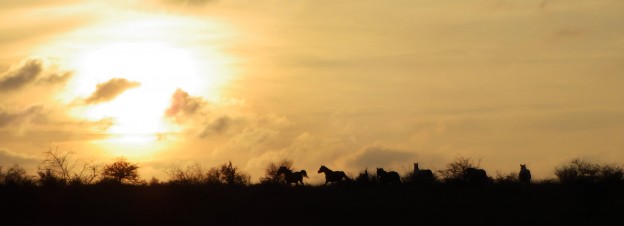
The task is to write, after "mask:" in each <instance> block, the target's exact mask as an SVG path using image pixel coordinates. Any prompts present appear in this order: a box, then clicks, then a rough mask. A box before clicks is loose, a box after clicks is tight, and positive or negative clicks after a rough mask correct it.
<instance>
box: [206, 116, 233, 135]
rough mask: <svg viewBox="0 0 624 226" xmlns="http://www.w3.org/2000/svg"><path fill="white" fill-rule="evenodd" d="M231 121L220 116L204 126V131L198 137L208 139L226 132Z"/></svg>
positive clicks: (226, 117)
mask: <svg viewBox="0 0 624 226" xmlns="http://www.w3.org/2000/svg"><path fill="white" fill-rule="evenodd" d="M232 123H233V121H232V119H231V118H230V117H228V116H221V117H219V118H217V119H215V120H213V121H212V122H211V123H209V124H208V125H206V127H205V128H204V131H203V132H202V133H201V134H200V135H199V137H201V138H205V137H208V136H210V135H221V134H225V133H227V132H228V130H229V129H230V127H231V126H232Z"/></svg>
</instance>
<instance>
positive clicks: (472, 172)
mask: <svg viewBox="0 0 624 226" xmlns="http://www.w3.org/2000/svg"><path fill="white" fill-rule="evenodd" d="M464 180H465V181H466V182H467V183H470V184H485V183H487V182H489V181H490V180H489V178H488V176H487V173H486V172H485V170H484V169H477V168H467V169H466V170H464Z"/></svg>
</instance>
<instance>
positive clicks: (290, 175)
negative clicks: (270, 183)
mask: <svg viewBox="0 0 624 226" xmlns="http://www.w3.org/2000/svg"><path fill="white" fill-rule="evenodd" d="M281 174H284V179H285V181H286V184H288V185H290V184H292V183H295V185H299V183H301V186H303V177H306V178H309V177H308V173H307V172H306V171H305V170H301V171H299V172H293V171H291V170H289V169H288V168H286V167H284V166H282V167H280V168H279V169H278V170H277V176H279V175H281Z"/></svg>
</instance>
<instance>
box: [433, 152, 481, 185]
mask: <svg viewBox="0 0 624 226" xmlns="http://www.w3.org/2000/svg"><path fill="white" fill-rule="evenodd" d="M478 166H479V162H475V160H473V159H471V158H468V157H462V156H459V157H457V158H455V160H453V161H452V162H450V163H448V164H447V165H446V168H444V169H442V170H439V171H438V172H439V173H440V175H441V176H442V178H444V180H445V181H457V180H462V179H463V178H464V173H465V172H466V169H468V168H477V167H478Z"/></svg>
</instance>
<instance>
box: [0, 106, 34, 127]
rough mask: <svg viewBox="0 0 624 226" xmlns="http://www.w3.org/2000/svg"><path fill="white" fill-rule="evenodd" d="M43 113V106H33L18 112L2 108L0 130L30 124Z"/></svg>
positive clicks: (0, 108)
mask: <svg viewBox="0 0 624 226" xmlns="http://www.w3.org/2000/svg"><path fill="white" fill-rule="evenodd" d="M42 111H43V106H42V105H33V106H30V107H28V108H26V109H23V110H19V111H17V112H11V111H9V110H7V109H4V108H3V107H1V106H0V128H3V127H7V126H11V125H20V124H23V123H26V122H29V121H31V120H32V119H33V118H36V117H37V116H40V115H41V113H42Z"/></svg>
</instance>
